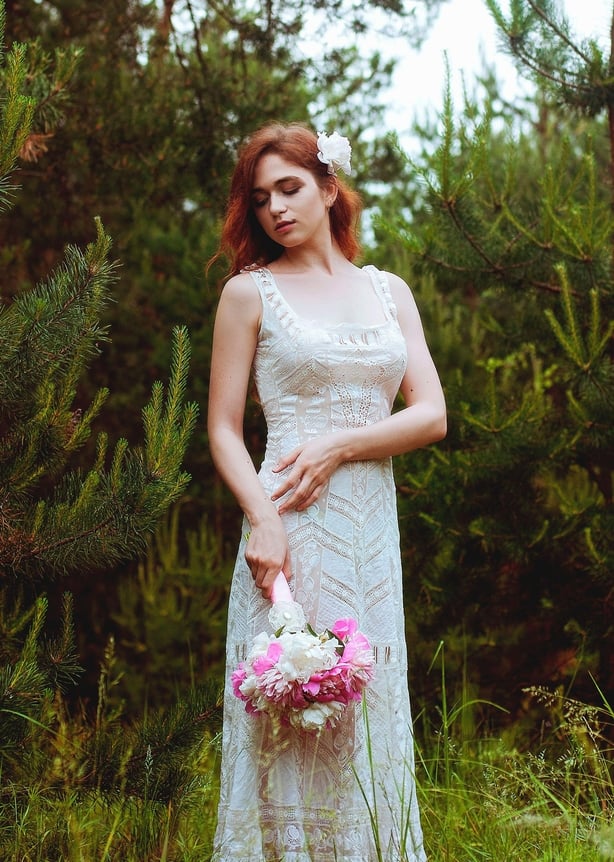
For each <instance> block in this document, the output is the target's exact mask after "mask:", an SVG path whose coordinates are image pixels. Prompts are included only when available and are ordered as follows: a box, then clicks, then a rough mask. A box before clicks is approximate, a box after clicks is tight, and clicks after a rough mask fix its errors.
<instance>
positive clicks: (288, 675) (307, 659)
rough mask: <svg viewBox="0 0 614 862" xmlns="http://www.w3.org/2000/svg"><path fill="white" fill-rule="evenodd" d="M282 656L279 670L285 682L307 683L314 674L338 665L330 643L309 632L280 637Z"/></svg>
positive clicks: (287, 634) (278, 663) (289, 633)
mask: <svg viewBox="0 0 614 862" xmlns="http://www.w3.org/2000/svg"><path fill="white" fill-rule="evenodd" d="M279 642H280V644H281V646H282V650H283V652H282V654H281V656H280V657H279V659H278V662H277V668H278V670H279V672H280V674H281V675H282V676H283V678H284V679H285V680H288V681H294V680H299V681H300V682H307V680H308V679H309V678H310V677H311V676H312V674H314V673H317V672H318V671H321V670H324V669H326V668H331V667H333V666H334V665H335V664H336V661H337V654H336V653H335V651H334V647H333V649H332V650H331V649H330V647H329V645H328V643H326V644H323V643H322V642H321V641H320V639H319V638H318V637H314V635H310V634H308V633H307V632H294V633H291V632H284V633H283V634H282V635H280V637H279Z"/></svg>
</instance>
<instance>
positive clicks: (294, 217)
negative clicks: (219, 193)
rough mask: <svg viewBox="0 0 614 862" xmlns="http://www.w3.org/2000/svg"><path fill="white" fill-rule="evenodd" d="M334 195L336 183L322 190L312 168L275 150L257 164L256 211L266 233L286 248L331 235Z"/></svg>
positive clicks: (253, 200) (255, 184)
mask: <svg viewBox="0 0 614 862" xmlns="http://www.w3.org/2000/svg"><path fill="white" fill-rule="evenodd" d="M335 197H336V190H335V188H334V186H332V185H331V187H330V188H327V189H322V188H321V187H320V186H319V185H318V183H317V182H316V179H315V177H314V176H313V174H312V173H311V171H308V170H306V169H305V168H301V167H299V166H298V165H295V164H293V163H292V162H288V161H286V160H285V159H282V158H281V156H278V155H277V154H276V153H267V154H266V155H264V156H262V158H261V159H260V160H259V161H258V163H257V165H256V170H255V173H254V188H253V189H252V207H253V208H254V213H255V215H256V218H257V219H258V222H259V224H260V226H261V227H262V229H263V230H264V232H265V233H266V234H267V236H269V237H270V238H271V239H272V240H274V241H275V242H276V243H279V245H282V246H284V247H285V248H296V247H297V246H299V245H302V244H303V243H306V242H318V241H319V240H324V239H326V238H330V222H329V216H328V208H329V207H330V206H331V205H332V204H333V202H334V200H335Z"/></svg>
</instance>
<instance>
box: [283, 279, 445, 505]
mask: <svg viewBox="0 0 614 862" xmlns="http://www.w3.org/2000/svg"><path fill="white" fill-rule="evenodd" d="M388 282H389V285H390V291H391V293H392V297H393V300H394V302H395V305H396V308H397V316H398V321H399V326H400V327H401V331H402V333H403V336H404V338H405V343H406V346H407V369H406V371H405V375H404V377H403V380H402V381H401V386H400V392H401V395H402V396H403V399H404V401H405V405H406V406H405V407H404V408H403V409H402V410H399V411H398V412H396V413H394V414H393V415H392V416H389V417H387V418H386V419H382V420H380V421H379V422H375V423H373V424H372V425H365V426H362V427H360V428H348V429H344V430H343V431H336V432H334V433H333V434H327V435H324V436H322V437H318V438H316V439H315V440H310V441H308V442H307V443H304V444H303V445H301V446H298V447H297V448H296V449H294V450H293V451H292V452H290V453H288V455H286V456H285V458H283V459H282V460H281V461H280V462H279V463H278V464H277V465H276V470H277V471H280V470H284V469H286V468H287V467H289V466H291V465H292V469H291V470H290V472H289V474H288V475H287V476H286V477H285V479H284V481H283V482H282V483H281V484H280V485H279V487H278V488H276V490H275V493H274V494H273V496H272V499H273V500H278V499H280V498H281V497H283V496H284V495H285V494H287V493H288V491H290V490H292V491H293V493H292V494H291V495H290V496H289V497H288V499H287V500H284V501H283V503H282V504H281V505H280V506H279V512H280V514H281V513H283V512H286V511H290V510H298V511H300V510H303V509H306V508H307V507H308V506H310V505H311V504H312V503H314V502H315V501H316V500H317V498H318V497H319V495H320V493H321V492H322V489H323V488H324V486H325V485H326V483H327V482H328V480H329V479H330V476H331V475H332V473H334V471H335V470H336V469H337V468H338V467H339V466H340V465H341V464H343V463H344V462H347V461H368V460H379V459H381V458H389V457H391V456H393V455H401V454H402V453H404V452H409V451H411V450H412V449H419V448H421V447H422V446H427V445H428V444H429V443H435V442H436V441H437V440H441V439H442V438H443V437H445V435H446V427H447V426H446V404H445V398H444V394H443V390H442V387H441V383H440V381H439V375H438V374H437V370H436V368H435V364H434V363H433V360H432V357H431V354H430V351H429V349H428V346H427V343H426V339H425V337H424V330H423V328H422V322H421V320H420V314H419V312H418V308H417V306H416V303H415V300H414V298H413V296H412V293H411V291H410V289H409V287H408V286H407V284H406V283H405V282H404V281H403V279H401V278H399V277H398V276H396V275H392V274H389V275H388Z"/></svg>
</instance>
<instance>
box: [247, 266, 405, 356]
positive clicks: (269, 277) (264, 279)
mask: <svg viewBox="0 0 614 862" xmlns="http://www.w3.org/2000/svg"><path fill="white" fill-rule="evenodd" d="M364 270H365V271H366V272H368V273H369V276H370V278H371V282H372V284H373V286H374V288H375V289H376V292H377V294H378V296H379V298H380V300H381V302H382V306H383V309H384V311H385V313H386V320H385V321H384V322H383V323H376V324H373V325H367V324H364V323H338V324H334V325H326V324H323V323H321V322H319V321H315V320H308V319H306V318H303V317H301V316H300V315H299V314H297V312H295V311H294V309H293V308H292V306H291V305H290V304H289V303H288V302H287V301H286V299H285V298H284V296H283V295H282V293H281V291H280V290H279V288H278V287H277V284H276V282H275V278H274V276H273V273H272V272H271V271H270V269H267V268H266V267H261V268H258V269H251V268H250V269H248V270H247V271H248V272H249V274H250V275H251V276H252V278H253V279H254V281H255V282H256V284H257V285H258V287H259V288H260V290H261V291H262V292H263V293H264V296H265V297H266V300H267V302H268V304H269V305H270V307H271V308H272V310H273V311H274V312H275V314H276V315H277V318H278V320H279V322H280V324H281V325H282V327H283V328H284V329H285V330H286V331H287V332H288V334H289V335H290V336H291V337H293V338H296V337H298V336H299V335H301V336H302V337H304V335H305V331H306V327H307V328H308V330H310V331H312V332H314V333H316V334H317V339H318V342H319V343H323V342H328V343H329V344H341V345H343V344H355V345H371V344H377V345H380V344H382V343H385V342H386V340H387V339H388V338H389V337H390V336H389V332H390V327H391V326H393V327H394V328H395V330H398V323H397V313H396V307H395V305H394V302H393V300H392V296H391V294H390V289H389V287H388V279H387V278H386V274H385V273H383V272H380V270H378V269H376V267H374V266H365V267H364Z"/></svg>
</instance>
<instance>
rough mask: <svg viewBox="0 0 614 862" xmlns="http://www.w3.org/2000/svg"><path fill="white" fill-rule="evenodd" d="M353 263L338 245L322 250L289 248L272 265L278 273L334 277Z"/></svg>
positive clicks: (319, 248)
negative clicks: (312, 273)
mask: <svg viewBox="0 0 614 862" xmlns="http://www.w3.org/2000/svg"><path fill="white" fill-rule="evenodd" d="M351 266H352V263H351V262H350V261H349V260H348V259H347V258H346V257H345V256H344V255H343V254H342V253H341V250H340V249H339V247H338V246H337V244H336V243H331V245H330V247H328V248H322V246H321V245H320V246H318V247H316V248H310V249H308V248H306V247H305V246H301V247H300V248H288V249H286V250H285V251H284V253H283V254H282V255H281V257H279V258H277V260H276V261H275V262H274V264H273V265H272V268H274V269H275V270H277V271H278V272H285V273H298V272H314V273H320V274H323V275H334V274H335V273H338V272H339V271H340V270H343V269H346V268H347V267H351Z"/></svg>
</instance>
